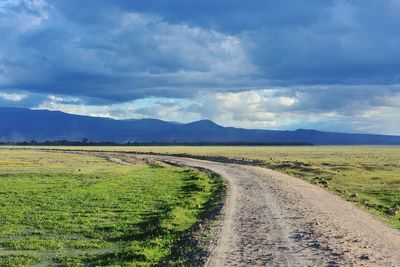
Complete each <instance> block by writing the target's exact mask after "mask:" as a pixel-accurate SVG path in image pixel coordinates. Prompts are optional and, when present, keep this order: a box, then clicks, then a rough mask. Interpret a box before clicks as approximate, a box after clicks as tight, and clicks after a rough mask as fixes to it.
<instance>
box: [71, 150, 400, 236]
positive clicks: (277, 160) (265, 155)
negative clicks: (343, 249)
mask: <svg viewBox="0 0 400 267" xmlns="http://www.w3.org/2000/svg"><path fill="white" fill-rule="evenodd" d="M65 149H84V150H85V149H89V150H108V151H125V152H128V151H130V152H132V151H136V152H153V153H163V154H179V155H189V156H195V157H202V158H207V157H214V158H213V160H220V161H226V160H228V159H236V160H237V161H239V162H243V163H246V164H254V165H259V166H264V167H267V168H271V169H274V170H277V171H280V172H284V173H288V174H290V175H293V176H296V177H299V178H302V179H304V180H307V181H309V182H311V183H314V184H318V185H320V186H323V187H325V188H327V189H328V190H331V191H333V192H335V193H336V194H339V195H340V196H342V197H343V198H345V199H347V200H349V201H352V202H355V203H356V204H357V205H360V206H361V207H363V208H365V209H367V210H368V211H369V212H371V213H372V214H374V215H375V216H377V217H378V218H380V219H382V220H383V221H385V222H386V223H388V224H390V225H392V226H393V227H395V228H398V229H400V147H398V146H393V147H383V146H355V147H349V146H342V147H341V146H323V147H252V146H250V147H219V146H216V147H212V146H198V147H193V146H192V147H190V146H175V147H163V146H161V147H80V148H77V147H69V148H68V147H66V148H65ZM249 160H250V161H249Z"/></svg>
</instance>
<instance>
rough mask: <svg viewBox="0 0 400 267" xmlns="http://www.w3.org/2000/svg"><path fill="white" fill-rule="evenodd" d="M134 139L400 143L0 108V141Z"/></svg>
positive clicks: (387, 138) (312, 132)
mask: <svg viewBox="0 0 400 267" xmlns="http://www.w3.org/2000/svg"><path fill="white" fill-rule="evenodd" d="M83 138H87V139H89V140H90V141H96V142H98V141H111V142H128V141H130V142H138V143H151V142H156V143H173V142H176V143H184V142H187V143H264V144H289V143H292V144H294V143H296V144H301V143H308V144H314V145H400V136H387V135H372V134H348V133H332V132H320V131H315V130H296V131H274V130H250V129H241V128H233V127H222V126H220V125H218V124H216V123H214V122H212V121H210V120H201V121H196V122H191V123H186V124H179V123H175V122H166V121H162V120H156V119H141V120H114V119H107V118H98V117H89V116H79V115H72V114H67V113H63V112H59V111H48V110H30V109H22V108H0V141H2V142H6V141H30V140H36V141H47V140H49V141H53V140H71V141H76V140H82V139H83Z"/></svg>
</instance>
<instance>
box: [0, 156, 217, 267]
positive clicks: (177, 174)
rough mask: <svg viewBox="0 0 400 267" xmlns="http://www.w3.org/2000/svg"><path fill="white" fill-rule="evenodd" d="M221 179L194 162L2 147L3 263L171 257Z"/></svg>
mask: <svg viewBox="0 0 400 267" xmlns="http://www.w3.org/2000/svg"><path fill="white" fill-rule="evenodd" d="M218 186H220V184H219V182H217V181H214V180H212V179H210V177H209V175H208V174H206V173H203V172H199V171H197V170H194V169H188V168H181V167H173V166H169V165H165V164H152V165H148V164H145V163H143V162H136V163H132V164H117V163H115V162H112V161H110V160H106V159H105V158H101V157H97V156H94V155H87V154H73V153H60V152H40V151H33V150H9V149H0V266H13V265H14V266H25V265H28V264H33V263H42V264H45V265H47V264H54V263H58V264H61V265H64V266H80V265H82V264H86V265H89V266H91V265H93V266H95V265H120V264H144V265H150V264H160V263H163V264H166V263H170V264H172V263H174V264H177V263H179V262H181V263H182V262H184V260H185V259H179V258H178V259H177V258H176V257H175V256H176V255H172V252H173V250H174V246H176V245H177V241H178V238H179V237H180V236H181V235H182V234H183V233H185V232H186V231H188V230H189V229H190V228H191V227H192V226H193V225H194V224H195V223H196V222H197V221H198V220H199V218H200V216H201V214H202V212H204V206H205V205H206V203H207V202H208V201H209V200H210V199H211V198H212V197H213V196H214V195H215V192H216V190H218V188H217V187H218Z"/></svg>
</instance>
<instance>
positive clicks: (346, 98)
mask: <svg viewBox="0 0 400 267" xmlns="http://www.w3.org/2000/svg"><path fill="white" fill-rule="evenodd" d="M1 106H4V107H5V106H7V107H25V108H31V109H49V110H61V111H64V112H68V113H73V114H83V115H90V116H101V117H111V118H116V119H129V118H158V119H163V120H168V121H178V122H190V121H195V120H199V119H211V120H213V121H215V122H216V123H218V124H221V125H224V126H234V127H244V128H260V129H288V130H294V129H298V128H313V129H317V130H324V131H341V132H362V133H382V134H395V135H400V0H380V1H376V0H324V1H321V0H270V1H263V0H248V1H242V0H218V1H215V0H196V1H195V0H163V1H160V0H135V1H126V0H97V1H80V0H79V1H78V0H68V1H65V0H57V1H53V0H0V107H1Z"/></svg>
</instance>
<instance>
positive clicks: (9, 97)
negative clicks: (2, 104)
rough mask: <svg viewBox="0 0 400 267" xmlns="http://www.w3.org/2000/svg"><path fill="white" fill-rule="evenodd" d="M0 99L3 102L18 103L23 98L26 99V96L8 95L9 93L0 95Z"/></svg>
mask: <svg viewBox="0 0 400 267" xmlns="http://www.w3.org/2000/svg"><path fill="white" fill-rule="evenodd" d="M0 98H3V99H4V100H8V101H12V102H19V101H21V100H23V99H25V98H27V95H26V94H9V93H0Z"/></svg>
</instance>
